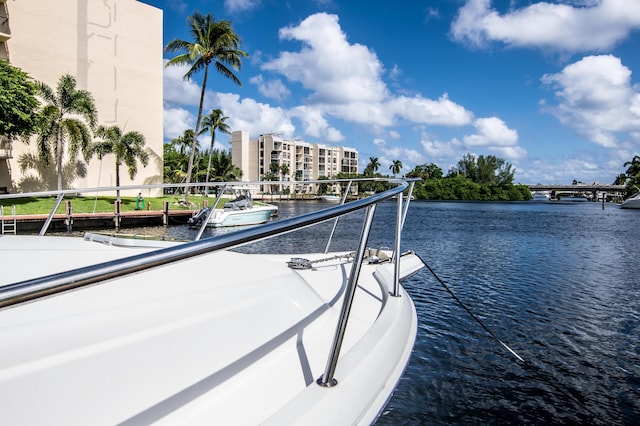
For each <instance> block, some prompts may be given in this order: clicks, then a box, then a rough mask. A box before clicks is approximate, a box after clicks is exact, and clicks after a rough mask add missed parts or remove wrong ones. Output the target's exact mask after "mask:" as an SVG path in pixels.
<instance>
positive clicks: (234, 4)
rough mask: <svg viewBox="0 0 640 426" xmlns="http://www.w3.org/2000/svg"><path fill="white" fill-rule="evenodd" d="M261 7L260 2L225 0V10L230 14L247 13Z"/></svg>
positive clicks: (258, 0)
mask: <svg viewBox="0 0 640 426" xmlns="http://www.w3.org/2000/svg"><path fill="white" fill-rule="evenodd" d="M259 6H260V0H224V8H225V10H226V11H227V12H229V13H240V12H247V11H250V10H254V9H257V8H258V7H259Z"/></svg>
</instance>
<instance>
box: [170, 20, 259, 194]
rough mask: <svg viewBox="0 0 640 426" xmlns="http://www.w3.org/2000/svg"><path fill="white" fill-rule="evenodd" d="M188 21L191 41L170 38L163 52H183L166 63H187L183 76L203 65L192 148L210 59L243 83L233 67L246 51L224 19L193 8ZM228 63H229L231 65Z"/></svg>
mask: <svg viewBox="0 0 640 426" xmlns="http://www.w3.org/2000/svg"><path fill="white" fill-rule="evenodd" d="M188 22H189V26H190V31H191V35H192V36H193V41H192V42H191V41H186V40H179V39H175V40H173V41H171V42H169V44H167V46H166V47H165V52H182V53H180V54H179V55H178V56H175V57H174V58H172V59H170V60H169V61H168V62H167V63H166V65H165V66H175V65H190V68H189V70H188V71H187V73H186V74H185V75H184V79H186V80H190V79H191V77H192V76H193V75H194V74H196V73H197V72H198V71H201V70H203V69H204V77H203V80H202V91H201V92H200V105H199V107H198V116H197V118H196V127H195V130H194V134H193V142H192V148H194V147H195V144H196V139H197V137H198V134H199V133H200V120H201V119H202V104H203V102H204V93H205V89H206V87H207V77H208V74H209V65H210V64H211V63H212V62H213V63H214V64H215V68H216V70H217V71H218V72H219V73H220V74H222V75H223V76H225V77H227V78H229V79H231V81H233V82H234V83H236V84H238V85H242V83H241V82H240V80H239V79H238V77H236V75H235V74H234V73H233V71H232V69H233V70H239V69H240V67H241V65H242V62H241V59H242V58H246V57H247V56H249V55H248V54H247V53H246V52H244V51H242V50H240V49H238V46H239V44H240V38H239V37H238V35H237V34H236V33H235V32H234V31H233V29H232V28H231V22H229V21H226V20H220V21H216V20H215V18H213V17H212V16H211V15H210V14H207V15H206V16H205V15H202V14H200V13H199V12H195V13H194V14H193V16H190V17H189V18H188ZM229 67H231V69H230V68H229ZM194 154H195V149H192V150H191V153H190V155H189V165H188V168H187V183H191V170H192V168H193V156H194ZM188 193H189V189H187V191H185V193H184V201H185V202H186V201H187V195H188Z"/></svg>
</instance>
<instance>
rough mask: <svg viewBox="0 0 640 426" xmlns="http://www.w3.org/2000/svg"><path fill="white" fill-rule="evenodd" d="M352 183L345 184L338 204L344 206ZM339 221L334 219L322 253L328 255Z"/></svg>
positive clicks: (337, 218)
mask: <svg viewBox="0 0 640 426" xmlns="http://www.w3.org/2000/svg"><path fill="white" fill-rule="evenodd" d="M352 182H353V181H352V180H350V181H349V183H348V184H347V190H346V191H344V193H343V194H342V200H340V204H344V202H345V201H346V200H347V194H349V191H350V190H351V183H352ZM339 220H340V218H339V217H336V220H335V221H334V222H333V228H331V233H330V234H329V240H328V241H327V245H326V247H325V248H324V252H325V253H329V247H330V246H331V240H333V234H335V232H336V227H337V226H338V221H339Z"/></svg>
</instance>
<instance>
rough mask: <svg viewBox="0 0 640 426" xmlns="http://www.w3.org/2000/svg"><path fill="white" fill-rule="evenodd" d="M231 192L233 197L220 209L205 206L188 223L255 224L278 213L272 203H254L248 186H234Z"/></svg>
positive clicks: (211, 224) (192, 224) (214, 225)
mask: <svg viewBox="0 0 640 426" xmlns="http://www.w3.org/2000/svg"><path fill="white" fill-rule="evenodd" d="M233 192H234V194H235V198H234V199H233V200H231V201H228V202H226V203H225V204H224V207H223V208H222V209H216V208H213V209H211V208H209V207H205V208H203V209H201V210H200V211H199V212H198V213H197V214H196V215H194V216H193V217H192V218H190V219H189V221H188V224H189V225H190V226H193V227H198V226H200V225H201V224H202V223H203V222H206V224H207V226H213V227H216V228H219V227H223V226H245V225H257V224H260V223H264V222H266V221H268V220H269V219H270V218H271V216H274V215H276V214H277V213H278V207H277V206H274V205H273V204H266V203H254V202H253V199H252V197H251V191H250V190H249V188H248V187H236V188H234V189H233Z"/></svg>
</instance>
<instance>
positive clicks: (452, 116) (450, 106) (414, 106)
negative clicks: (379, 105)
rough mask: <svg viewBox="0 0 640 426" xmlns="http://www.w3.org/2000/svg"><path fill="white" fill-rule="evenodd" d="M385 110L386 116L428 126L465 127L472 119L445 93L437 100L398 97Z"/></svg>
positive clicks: (467, 112) (418, 97)
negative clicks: (397, 117)
mask: <svg viewBox="0 0 640 426" xmlns="http://www.w3.org/2000/svg"><path fill="white" fill-rule="evenodd" d="M385 110H386V111H387V114H388V113H389V112H391V113H393V114H395V115H397V116H399V117H402V118H404V119H406V120H409V121H411V122H414V123H420V124H429V125H443V126H465V125H467V124H469V123H470V122H471V120H472V119H473V114H472V113H471V112H469V111H467V110H466V109H465V108H464V107H463V106H461V105H458V104H456V103H455V102H452V101H451V100H450V99H449V96H448V95H447V94H446V93H445V94H443V95H442V96H440V98H439V99H438V100H432V99H426V98H423V97H421V96H415V97H406V96H399V97H397V98H395V99H392V100H390V101H389V102H388V107H385Z"/></svg>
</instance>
